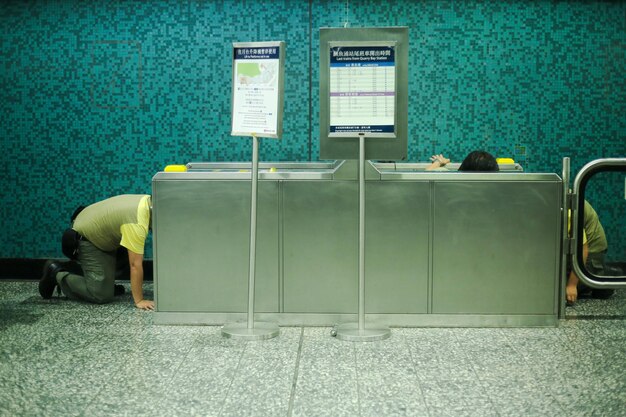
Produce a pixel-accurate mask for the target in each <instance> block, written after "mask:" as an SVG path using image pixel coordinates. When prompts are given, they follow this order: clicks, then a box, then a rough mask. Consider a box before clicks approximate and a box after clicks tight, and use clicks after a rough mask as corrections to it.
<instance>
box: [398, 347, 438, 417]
mask: <svg viewBox="0 0 626 417" xmlns="http://www.w3.org/2000/svg"><path fill="white" fill-rule="evenodd" d="M402 342H403V344H404V346H405V349H407V350H408V351H409V358H410V359H411V368H412V369H413V374H414V375H415V379H416V380H417V387H418V388H419V392H420V395H421V397H422V402H423V403H424V407H426V412H427V413H428V415H429V416H432V413H431V411H430V408H429V407H428V404H426V397H425V396H424V389H423V387H422V383H421V381H420V378H419V374H418V372H417V362H416V361H415V358H414V357H413V352H412V351H411V346H410V345H409V343H408V341H407V339H406V338H403V340H402Z"/></svg>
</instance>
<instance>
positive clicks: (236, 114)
mask: <svg viewBox="0 0 626 417" xmlns="http://www.w3.org/2000/svg"><path fill="white" fill-rule="evenodd" d="M284 49H285V43H284V42H251V43H234V44H233V94H232V126H231V134H232V135H233V136H252V135H256V136H258V137H270V138H279V137H280V136H281V135H282V113H283V74H284Z"/></svg>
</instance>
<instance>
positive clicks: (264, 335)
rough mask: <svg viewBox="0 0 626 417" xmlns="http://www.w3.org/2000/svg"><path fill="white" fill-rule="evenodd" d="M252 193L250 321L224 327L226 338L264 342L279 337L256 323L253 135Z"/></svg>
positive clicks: (255, 150) (255, 151) (255, 156)
mask: <svg viewBox="0 0 626 417" xmlns="http://www.w3.org/2000/svg"><path fill="white" fill-rule="evenodd" d="M251 180H252V193H251V205H250V270H249V274H248V320H247V322H246V323H231V324H227V325H224V327H222V335H223V336H224V337H230V338H237V339H246V340H262V339H271V338H273V337H276V336H278V333H279V332H280V329H279V328H278V325H277V324H274V323H268V322H260V321H258V322H255V321H254V288H255V272H256V221H257V215H256V212H257V202H258V191H257V190H258V182H259V139H258V138H257V137H256V135H255V134H253V135H252V178H251Z"/></svg>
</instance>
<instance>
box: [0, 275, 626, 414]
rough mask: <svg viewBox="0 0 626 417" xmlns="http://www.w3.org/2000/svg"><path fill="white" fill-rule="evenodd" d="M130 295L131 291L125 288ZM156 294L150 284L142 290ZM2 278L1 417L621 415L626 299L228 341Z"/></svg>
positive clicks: (122, 305)
mask: <svg viewBox="0 0 626 417" xmlns="http://www.w3.org/2000/svg"><path fill="white" fill-rule="evenodd" d="M125 286H126V289H127V291H128V289H129V286H128V283H126V284H125ZM146 289H147V292H148V293H149V292H151V290H152V287H151V284H147V285H146ZM129 297H130V296H129V295H128V294H126V295H124V296H121V297H119V298H118V300H116V301H115V302H114V303H111V304H107V305H90V304H84V303H80V302H74V301H69V300H67V299H65V298H60V299H59V298H55V299H53V300H51V301H45V300H42V299H41V298H40V297H39V295H38V292H37V283H36V282H33V281H27V282H11V281H0V314H1V316H0V317H1V318H0V415H1V416H11V417H13V416H404V415H406V416H433V417H438V416H611V417H612V416H626V291H625V290H620V291H618V292H617V293H616V294H615V295H614V296H613V298H612V299H609V300H605V301H600V300H581V301H580V302H579V303H578V304H577V305H576V306H575V307H568V308H567V318H566V319H565V320H561V321H560V323H559V327H557V328H517V329H511V328H497V329H468V328H454V329H450V328H448V329H443V328H410V329H409V328H394V329H392V336H391V338H390V339H388V340H385V341H381V342H370V343H352V342H344V341H340V340H337V339H335V338H332V337H330V335H329V334H330V329H329V328H307V327H305V328H300V327H284V328H282V329H281V334H280V336H279V337H278V338H275V339H271V340H267V341H261V342H245V341H236V340H231V339H225V338H223V337H222V336H221V335H220V329H219V327H211V326H157V325H153V323H152V318H153V315H152V313H149V312H142V311H139V310H136V309H135V308H133V306H132V305H131V304H130V298H129Z"/></svg>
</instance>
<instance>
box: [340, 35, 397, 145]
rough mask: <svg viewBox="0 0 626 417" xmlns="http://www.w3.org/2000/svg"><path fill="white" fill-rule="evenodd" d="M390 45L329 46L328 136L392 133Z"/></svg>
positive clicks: (392, 64)
mask: <svg viewBox="0 0 626 417" xmlns="http://www.w3.org/2000/svg"><path fill="white" fill-rule="evenodd" d="M395 64H396V63H395V48H394V46H391V45H390V46H371V45H359V46H345V45H342V46H333V47H331V48H330V91H329V94H330V132H329V133H330V135H331V136H336V135H344V134H354V133H358V132H366V133H376V134H393V133H394V132H395V120H396V117H395V111H396V109H395V103H396V72H395V71H396V67H395Z"/></svg>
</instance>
